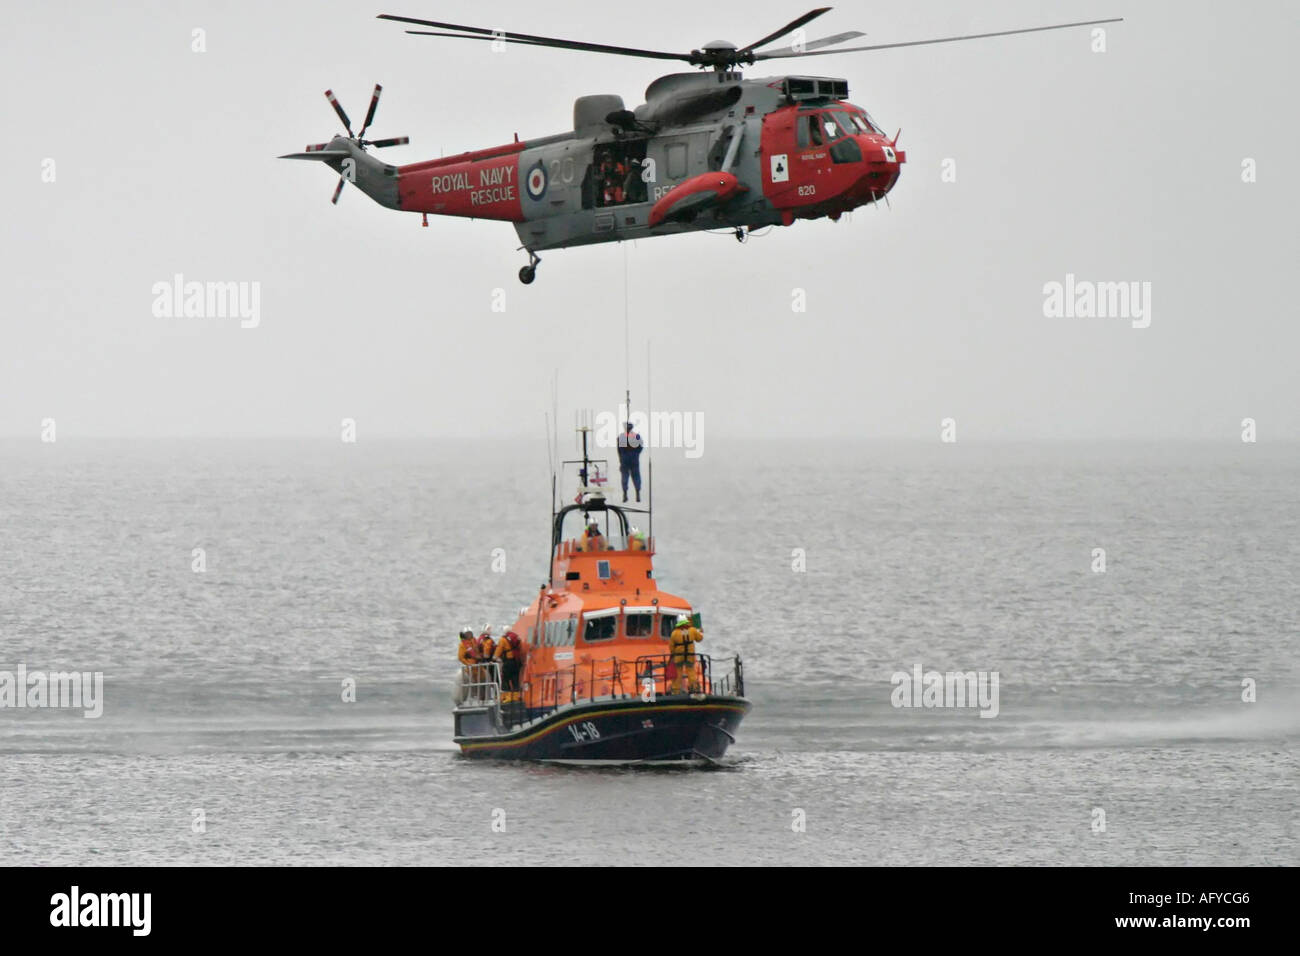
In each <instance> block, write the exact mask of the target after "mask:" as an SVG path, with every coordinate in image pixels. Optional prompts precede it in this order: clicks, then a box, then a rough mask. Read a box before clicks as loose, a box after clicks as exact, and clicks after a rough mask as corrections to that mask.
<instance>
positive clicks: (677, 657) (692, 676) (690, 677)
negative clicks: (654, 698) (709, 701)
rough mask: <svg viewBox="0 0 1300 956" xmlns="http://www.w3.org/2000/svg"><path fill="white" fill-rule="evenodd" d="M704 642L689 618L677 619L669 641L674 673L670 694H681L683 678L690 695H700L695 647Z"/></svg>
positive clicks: (670, 659) (702, 636)
mask: <svg viewBox="0 0 1300 956" xmlns="http://www.w3.org/2000/svg"><path fill="white" fill-rule="evenodd" d="M702 640H704V635H703V634H701V633H700V629H699V628H697V627H695V626H694V625H692V624H691V619H690V618H689V617H687V616H686V615H685V614H683V615H682V616H681V617H679V618H678V619H677V626H676V627H675V628H673V636H672V637H670V638H669V639H668V652H669V658H668V659H669V661H671V662H672V671H673V673H672V678H671V680H670V682H669V688H668V693H670V694H680V693H681V690H682V678H685V679H686V686H687V687H688V688H689V692H690V693H692V694H697V693H699V691H700V678H699V673H698V668H697V667H696V659H695V645H696V644H698V643H699V642H700V641H702Z"/></svg>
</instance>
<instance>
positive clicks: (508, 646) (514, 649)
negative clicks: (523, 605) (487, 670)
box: [496, 631, 524, 704]
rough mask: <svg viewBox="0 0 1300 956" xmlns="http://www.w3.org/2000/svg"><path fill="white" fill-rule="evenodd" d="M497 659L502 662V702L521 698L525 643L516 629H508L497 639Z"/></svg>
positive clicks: (511, 701) (510, 701) (508, 702)
mask: <svg viewBox="0 0 1300 956" xmlns="http://www.w3.org/2000/svg"><path fill="white" fill-rule="evenodd" d="M496 659H497V660H498V661H500V662H501V703H503V704H511V703H514V702H516V701H518V700H519V699H520V695H519V672H520V671H521V670H523V666H524V645H523V642H522V641H521V640H519V635H518V634H516V633H515V632H514V631H506V633H505V636H504V637H502V638H501V640H499V641H497V650H496Z"/></svg>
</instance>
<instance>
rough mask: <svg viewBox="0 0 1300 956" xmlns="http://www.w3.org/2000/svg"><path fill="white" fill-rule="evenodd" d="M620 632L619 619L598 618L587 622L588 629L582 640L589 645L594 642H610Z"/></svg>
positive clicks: (612, 617)
mask: <svg viewBox="0 0 1300 956" xmlns="http://www.w3.org/2000/svg"><path fill="white" fill-rule="evenodd" d="M617 630H618V618H617V617H614V616H612V615H611V616H610V617H598V618H594V619H592V620H589V621H588V622H587V627H586V629H585V630H584V631H583V633H582V639H583V640H584V641H586V642H587V643H588V644H590V643H592V642H594V641H608V640H609V639H610V638H612V637H613V636H614V634H615V633H616V632H617Z"/></svg>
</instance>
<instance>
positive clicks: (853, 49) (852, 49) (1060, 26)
mask: <svg viewBox="0 0 1300 956" xmlns="http://www.w3.org/2000/svg"><path fill="white" fill-rule="evenodd" d="M1123 22H1124V18H1123V17H1112V18H1111V19H1109V20H1082V21H1080V22H1079V23H1056V24H1053V25H1052V26H1050V27H1029V28H1028V29H1025V30H999V31H998V32H997V33H972V34H970V35H968V36H960V37H941V38H939V39H937V40H909V41H908V42H906V43H880V44H877V45H876V46H846V47H844V48H843V49H842V50H820V51H817V52H814V53H794V52H789V53H755V54H754V59H756V60H776V59H780V58H782V57H801V56H829V55H831V54H832V53H861V52H864V51H867V50H895V49H898V48H899V47H904V46H928V45H930V44H932V43H955V42H956V41H958V40H983V39H985V38H986V37H1009V36H1013V35H1015V34H1017V33H1042V32H1043V31H1044V30H1065V29H1068V28H1069V27H1090V26H1096V25H1097V24H1099V23H1123Z"/></svg>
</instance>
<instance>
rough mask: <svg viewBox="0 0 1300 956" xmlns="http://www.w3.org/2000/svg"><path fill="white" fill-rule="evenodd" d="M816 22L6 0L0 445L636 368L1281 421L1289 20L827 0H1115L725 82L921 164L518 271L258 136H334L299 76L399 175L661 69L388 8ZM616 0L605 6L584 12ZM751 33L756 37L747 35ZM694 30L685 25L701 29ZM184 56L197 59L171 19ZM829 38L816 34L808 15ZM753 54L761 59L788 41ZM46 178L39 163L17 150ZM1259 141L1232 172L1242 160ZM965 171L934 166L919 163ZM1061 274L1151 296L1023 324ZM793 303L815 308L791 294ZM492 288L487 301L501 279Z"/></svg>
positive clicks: (677, 387)
mask: <svg viewBox="0 0 1300 956" xmlns="http://www.w3.org/2000/svg"><path fill="white" fill-rule="evenodd" d="M809 6H811V4H808V3H806V2H804V0H799V2H793V3H792V2H783V3H775V2H772V0H759V2H749V3H744V4H740V3H736V4H731V5H725V4H724V5H714V6H711V7H701V6H700V5H699V4H698V3H686V2H676V0H672V2H665V3H661V4H656V5H653V6H644V5H642V6H641V7H640V9H642V10H648V11H652V12H651V13H649V14H648V15H637V16H633V15H632V14H631V12H630V11H631V10H632V8H631V7H618V6H617V5H616V6H614V7H609V6H608V5H606V6H604V7H602V6H601V5H593V4H590V3H571V4H569V3H566V4H560V3H547V4H526V3H518V2H511V3H503V2H473V3H470V2H463V0H449V2H444V3H438V4H436V5H431V4H429V3H427V2H426V3H414V2H412V3H403V2H402V0H383V2H382V4H379V5H371V6H366V5H365V4H361V5H358V4H356V3H305V2H304V3H277V4H254V3H210V4H186V3H182V4H150V5H139V6H136V7H134V8H133V10H130V11H128V10H123V9H122V8H121V7H119V6H117V5H113V6H109V5H104V4H98V3H77V4H56V5H27V6H25V7H22V8H15V9H14V10H13V11H11V12H10V13H9V17H10V21H9V28H8V29H7V30H6V31H5V33H4V37H3V39H0V50H2V54H3V55H2V56H0V71H2V72H3V78H4V89H5V91H6V104H5V117H6V126H7V128H8V129H9V131H10V134H11V137H12V140H13V141H12V143H11V145H10V147H9V148H7V149H6V150H5V151H4V153H3V157H2V158H0V168H3V171H4V174H5V175H4V182H5V197H6V201H5V215H4V217H3V218H4V222H3V234H2V236H3V238H0V259H2V261H3V262H4V268H5V278H6V282H5V285H6V293H7V295H6V300H7V301H6V303H5V308H4V309H3V313H2V314H0V435H17V436H24V437H31V438H33V439H34V438H36V437H37V436H38V434H39V429H40V422H41V420H42V419H44V418H47V417H48V418H54V419H56V420H57V422H58V428H59V438H60V440H65V439H67V438H75V437H77V436H101V435H102V436H155V435H157V436H162V435H198V436H209V435H211V436H218V435H303V436H308V435H319V436H322V437H335V436H337V435H338V431H339V421H340V419H341V418H343V417H351V418H355V419H356V420H357V422H358V432H359V435H360V436H361V437H362V439H363V440H364V438H365V437H367V436H380V435H387V436H405V435H460V436H473V435H486V436H493V437H511V436H520V437H537V435H539V434H540V431H541V424H540V423H541V417H542V414H543V412H544V411H545V410H547V409H548V408H549V407H550V398H549V383H550V380H551V377H552V374H553V371H554V370H556V369H558V370H559V373H560V376H561V380H562V387H561V396H560V402H561V407H562V409H565V410H566V412H565V413H566V414H567V410H569V409H572V408H573V407H575V406H584V407H594V408H597V409H602V408H611V409H612V408H613V407H614V405H615V403H616V402H617V401H618V400H619V399H620V398H621V397H622V393H623V389H624V379H625V376H624V331H623V329H624V324H623V299H624V288H623V263H624V257H625V255H626V260H627V263H628V272H629V276H630V287H629V299H630V303H631V320H632V344H633V357H632V368H633V378H632V387H633V398H634V404H641V403H643V402H644V398H645V367H646V362H645V351H646V342H647V341H649V342H650V343H651V348H652V351H653V367H654V383H653V388H652V391H653V399H654V402H655V405H656V407H660V408H667V409H674V410H680V411H685V412H701V413H703V414H704V416H705V419H706V420H707V431H708V434H709V437H710V439H714V438H718V437H721V436H723V435H727V434H732V435H737V436H744V437H760V436H767V435H777V436H780V435H793V434H805V435H810V436H866V437H870V436H890V437H915V438H921V439H931V438H937V435H938V429H939V420H940V419H941V418H943V417H953V418H955V419H957V421H958V424H959V429H960V432H959V434H960V436H961V438H962V439H980V438H1013V439H1015V438H1038V437H1051V438H1099V437H1141V438H1151V439H1161V438H1207V439H1215V438H1217V439H1223V440H1235V439H1236V436H1237V433H1238V431H1239V427H1240V425H1239V423H1240V421H1241V419H1242V418H1243V417H1246V416H1250V417H1253V418H1255V419H1256V420H1257V421H1258V423H1259V431H1260V440H1261V441H1265V440H1271V439H1281V438H1287V439H1297V438H1300V416H1298V415H1297V412H1298V411H1300V384H1298V383H1300V374H1297V371H1296V361H1297V358H1296V357H1297V351H1298V349H1297V346H1298V345H1300V331H1297V323H1296V320H1297V316H1296V312H1297V310H1296V306H1295V300H1294V297H1293V293H1292V289H1291V286H1292V285H1293V283H1294V280H1293V275H1294V270H1295V263H1296V261H1297V251H1298V249H1297V238H1296V233H1297V230H1296V224H1295V215H1296V211H1297V203H1296V198H1297V192H1296V184H1295V179H1294V175H1293V170H1292V168H1291V167H1292V166H1293V164H1294V159H1295V156H1296V155H1297V152H1298V149H1297V146H1298V145H1300V144H1298V142H1297V139H1298V137H1297V132H1296V125H1295V122H1294V116H1295V108H1294V102H1293V97H1294V92H1295V88H1296V82H1295V70H1296V68H1295V65H1294V64H1295V49H1296V47H1297V45H1298V41H1300V36H1298V33H1300V31H1297V13H1296V7H1295V5H1294V4H1291V3H1258V4H1250V5H1248V6H1246V7H1238V6H1231V7H1230V6H1229V5H1227V4H1210V3H1148V2H1135V0H1069V2H1062V3H1050V4H1048V3H1035V2H1028V0H1025V2H1016V0H998V2H982V3H979V4H972V3H957V2H933V3H907V4H861V3H841V4H839V5H837V7H836V9H835V10H833V11H832V12H831V13H829V14H827V15H826V16H825V17H823V18H822V20H820V21H818V27H819V29H820V32H816V33H814V34H813V35H822V33H834V32H839V31H842V30H850V29H858V30H864V31H866V32H867V34H868V38H867V41H865V42H881V43H884V42H892V41H900V40H909V39H920V38H926V37H937V36H944V35H948V34H952V33H962V32H978V31H984V30H999V29H1008V28H1014V27H1026V26H1035V25H1040V24H1045V23H1053V22H1062V21H1069V20H1081V19H1094V18H1100V17H1110V16H1123V17H1126V18H1127V22H1125V23H1123V24H1117V25H1113V26H1112V27H1111V28H1110V29H1109V30H1108V35H1107V39H1108V51H1107V52H1106V53H1104V54H1095V53H1093V52H1091V50H1090V42H1091V41H1090V36H1089V32H1088V31H1087V30H1086V29H1083V30H1078V31H1062V32H1058V33H1048V34H1040V35H1030V36H1022V37H1009V38H1002V39H991V40H981V41H974V42H970V43H965V44H952V45H944V46H938V47H930V48H920V49H907V50H896V51H885V52H880V53H861V54H845V55H843V56H834V57H830V56H828V57H819V58H817V59H816V60H810V61H808V63H806V64H797V65H795V66H788V67H782V66H780V65H775V66H772V65H769V66H767V67H765V66H764V65H762V64H760V65H759V67H756V68H751V69H750V70H748V71H747V74H748V75H750V76H762V75H779V74H780V73H782V72H804V73H817V74H821V75H832V76H843V77H846V78H847V79H848V81H849V85H850V91H851V99H852V100H853V102H855V103H857V104H859V105H862V106H865V107H866V108H867V109H868V110H869V111H871V112H872V114H873V115H874V116H875V118H876V119H877V120H878V121H879V122H880V123H881V124H882V125H883V126H885V127H886V128H887V129H888V130H890V131H891V132H892V131H893V130H895V129H897V128H899V127H902V129H903V134H902V138H901V141H900V146H901V147H902V148H904V149H906V150H907V154H908V164H907V166H906V167H905V168H904V171H903V178H902V180H901V182H900V183H899V185H898V187H897V188H896V189H895V190H894V192H893V194H892V196H891V201H892V210H886V209H883V208H882V209H879V210H875V211H872V210H865V211H864V210H859V211H858V212H857V213H855V214H854V215H853V217H852V221H842V222H840V223H839V224H834V223H830V222H828V221H824V220H823V221H818V222H814V223H799V224H797V225H795V226H794V227H792V228H789V229H774V230H772V231H771V232H769V233H767V234H766V235H763V236H759V237H755V238H753V239H752V240H751V242H750V243H748V244H747V245H745V246H741V245H739V244H737V243H736V242H735V241H734V240H732V239H731V238H729V237H727V236H725V235H694V236H687V237H678V238H662V239H655V240H650V241H646V242H641V243H638V244H636V245H635V246H633V245H630V244H628V245H626V246H624V245H607V246H600V247H590V248H586V249H576V250H568V251H561V252H552V253H549V254H547V255H545V256H544V260H545V261H544V264H543V265H542V267H541V269H540V270H539V278H538V281H537V283H536V284H535V285H533V286H530V287H527V288H525V287H523V286H521V285H520V284H519V283H518V281H517V279H516V277H515V273H516V271H517V270H518V268H519V266H520V265H522V264H523V262H524V257H523V254H522V253H520V252H518V251H516V246H517V245H518V242H517V239H516V236H515V234H514V230H513V229H512V228H511V227H510V226H509V225H507V224H502V223H491V222H466V221H459V220H452V219H436V218H435V219H431V222H430V226H429V228H428V229H422V228H420V217H419V216H418V215H414V214H402V213H395V212H390V211H387V210H384V209H382V208H380V207H379V206H377V205H375V204H374V203H373V202H371V201H370V200H369V199H367V198H366V197H365V196H364V195H362V194H361V193H360V192H359V191H357V190H352V189H349V190H345V192H344V195H343V198H342V200H341V201H340V204H339V206H338V207H337V208H335V207H332V206H330V204H329V197H330V193H331V191H332V189H333V187H334V182H335V178H334V176H333V175H332V174H331V173H330V172H329V171H328V170H326V169H324V168H321V167H318V166H315V165H313V164H308V163H292V162H287V161H279V160H277V159H275V157H276V156H277V155H279V154H281V153H285V152H290V151H296V150H299V149H301V148H302V147H303V146H304V145H306V144H308V143H314V142H322V141H324V140H326V139H328V138H329V137H330V136H331V135H333V134H334V133H336V132H338V131H339V124H338V121H337V119H336V118H335V117H334V115H333V113H332V112H331V110H330V108H329V105H328V104H327V102H326V100H325V98H324V96H322V93H323V91H324V90H325V89H326V88H327V87H329V88H333V89H334V90H335V91H336V93H337V94H338V95H339V97H340V99H341V100H342V101H343V103H344V105H345V106H346V107H347V109H348V110H349V112H350V113H351V114H352V116H353V119H354V122H356V123H359V122H360V118H361V117H362V116H363V115H364V112H365V107H366V104H367V101H368V97H369V92H370V89H371V87H372V86H373V84H374V83H375V82H380V83H382V84H383V85H384V98H383V102H382V104H381V106H380V110H379V114H378V119H377V121H376V124H375V127H374V129H373V132H374V133H375V134H376V135H378V136H394V135H401V134H406V135H409V136H410V137H411V141H412V142H411V145H410V146H406V147H398V148H394V149H390V150H386V151H384V154H385V158H386V159H388V160H389V161H391V162H396V163H405V162H412V161H415V160H418V159H425V158H431V157H436V156H438V155H439V154H440V153H442V152H447V153H450V152H457V151H461V150H465V149H473V148H479V147H484V146H490V145H496V144H499V143H503V142H507V141H509V140H510V139H511V137H512V135H513V134H514V133H516V132H517V133H518V134H519V135H520V136H521V137H523V138H528V137H537V136H542V135H547V134H551V133H556V132H560V131H563V130H565V129H567V128H568V127H569V124H570V123H571V110H572V101H573V99H574V97H576V96H578V95H581V94H586V93H605V92H608V93H618V94H621V95H622V96H623V98H624V100H625V101H626V103H627V105H628V107H629V108H631V107H634V106H635V105H637V104H639V103H640V102H642V94H643V92H644V89H645V87H646V86H647V85H648V84H649V82H650V81H651V80H653V79H654V78H655V77H656V76H658V75H660V74H661V73H664V72H670V71H671V70H668V69H663V68H661V67H659V65H658V64H656V63H654V62H653V61H641V60H631V59H629V60H622V59H618V58H612V57H602V56H597V55H594V54H582V53H565V52H560V51H554V50H540V49H539V50H531V49H527V48H519V47H512V48H510V49H509V50H508V51H507V52H506V53H503V54H493V53H492V52H491V51H490V50H489V48H488V45H487V44H472V43H465V42H457V41H455V40H438V39H432V38H415V37H410V36H407V35H405V34H404V33H403V32H402V29H401V28H400V27H399V26H398V25H396V24H392V23H386V22H384V21H379V20H376V19H374V15H375V14H377V13H381V12H391V13H399V14H407V15H411V16H432V15H434V14H435V13H436V14H437V15H438V16H439V17H444V18H446V19H450V20H453V21H458V22H465V23H472V24H479V25H483V26H487V27H490V28H501V29H512V30H517V31H521V32H537V33H548V34H552V35H562V36H571V37H575V38H581V39H589V40H595V41H601V42H613V43H618V42H632V43H634V44H636V45H642V46H646V47H651V48H659V49H672V50H676V49H689V48H691V47H693V46H699V45H701V44H703V43H705V42H707V41H709V40H713V39H717V38H726V39H729V40H732V41H734V42H737V43H745V42H749V41H751V40H753V39H756V38H757V37H758V36H761V35H762V34H764V33H767V32H769V31H770V30H772V29H775V28H776V27H777V26H779V25H780V24H782V23H784V22H786V21H788V20H789V19H791V18H792V17H794V16H796V15H797V14H799V13H801V12H803V10H804V9H806V8H807V7H809ZM601 10H614V11H618V10H622V11H628V12H622V13H620V12H612V13H606V12H599V11H601ZM737 20H740V21H742V22H743V23H744V24H745V25H744V26H743V27H736V26H735V25H734V23H735V22H736V21H737ZM695 24H698V25H695ZM196 27H198V28H202V29H204V30H205V31H206V43H207V52H205V53H202V54H197V53H193V52H191V49H190V47H191V30H192V29H194V28H196ZM821 28H824V29H821ZM778 63H779V61H778ZM47 157H49V158H53V159H54V160H55V161H56V164H57V166H56V175H57V178H56V181H55V182H53V183H45V182H42V181H41V172H42V160H43V159H45V158H47ZM1246 157H1251V158H1254V159H1255V160H1256V161H1257V163H1258V182H1256V183H1253V184H1245V183H1243V182H1242V181H1241V164H1242V160H1243V159H1244V158H1246ZM947 158H951V159H954V160H955V161H956V169H957V181H956V182H955V183H945V182H943V181H941V176H940V172H941V163H942V162H943V161H944V160H945V159H947ZM175 273H182V274H184V276H185V277H186V278H187V279H197V280H205V281H206V280H214V281H216V280H221V281H258V282H260V283H261V324H260V326H259V327H258V328H256V329H241V328H240V327H239V322H238V320H236V319H165V318H157V317H155V316H154V315H153V314H152V311H151V305H152V302H153V295H152V293H151V288H152V286H153V284H154V283H155V282H159V281H168V280H170V279H171V277H172V276H173V275H174V274H175ZM1067 273H1073V274H1074V275H1076V276H1077V277H1078V278H1080V279H1088V280H1097V281H1139V282H1150V283H1151V285H1152V303H1151V304H1152V315H1151V325H1150V327H1149V328H1145V329H1134V328H1132V327H1131V325H1130V323H1129V322H1128V321H1127V320H1125V319H1118V318H1115V319H1079V318H1074V319H1064V318H1062V319H1048V318H1045V317H1044V316H1043V309H1042V306H1043V293H1042V289H1043V285H1044V284H1045V283H1047V282H1051V281H1063V280H1064V278H1065V276H1066V274H1067ZM796 287H798V288H803V289H806V290H807V295H808V311H807V313H806V314H801V315H800V314H794V313H792V312H791V307H790V303H791V290H792V289H794V288H796ZM498 288H499V289H503V290H505V295H506V302H507V311H506V312H505V313H504V314H497V313H493V312H492V311H491V308H490V307H491V303H492V295H493V290H494V289H498Z"/></svg>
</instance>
